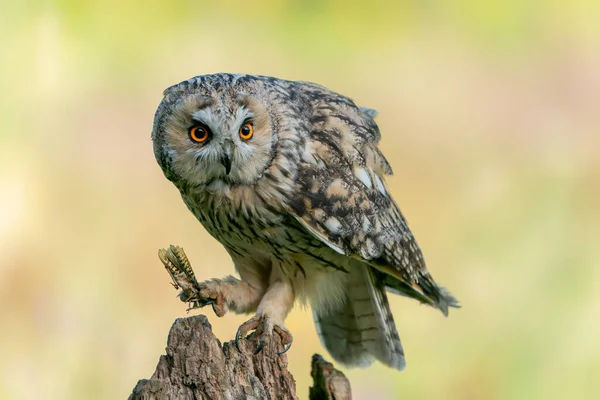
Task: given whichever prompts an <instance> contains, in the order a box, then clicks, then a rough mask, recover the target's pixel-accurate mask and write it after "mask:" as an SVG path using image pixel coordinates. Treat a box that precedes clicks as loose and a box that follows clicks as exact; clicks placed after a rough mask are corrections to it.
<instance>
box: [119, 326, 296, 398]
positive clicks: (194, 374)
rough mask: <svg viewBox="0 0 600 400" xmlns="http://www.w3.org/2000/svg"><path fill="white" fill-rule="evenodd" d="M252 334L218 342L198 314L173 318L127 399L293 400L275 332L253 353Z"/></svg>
mask: <svg viewBox="0 0 600 400" xmlns="http://www.w3.org/2000/svg"><path fill="white" fill-rule="evenodd" d="M257 345H258V343H257V340H255V339H254V338H253V337H252V336H250V337H249V338H248V339H244V340H240V350H239V351H238V349H237V348H236V346H235V342H233V341H231V342H227V343H225V344H224V345H221V342H220V341H219V339H217V338H216V336H215V335H214V334H213V332H212V327H211V325H210V323H209V322H208V319H207V318H206V317H205V316H204V315H198V316H193V317H189V318H179V319H177V320H176V321H175V323H174V324H173V326H172V328H171V331H170V332H169V338H168V343H167V349H166V350H167V354H166V355H162V356H161V357H160V360H159V362H158V365H157V366H156V371H155V372H154V374H153V375H152V377H151V378H150V379H142V380H140V381H139V382H138V384H137V385H136V386H135V389H134V390H133V393H132V394H131V396H129V399H130V400H155V399H156V400H159V399H160V400H162V399H211V400H212V399H281V400H285V399H297V397H296V383H295V381H294V377H293V376H292V374H291V373H290V372H289V371H288V369H287V356H286V355H285V354H282V355H278V354H277V353H276V349H281V342H280V341H279V340H278V336H277V335H274V336H273V341H272V342H271V343H269V344H267V345H266V346H265V347H264V349H263V350H262V351H261V352H260V353H258V354H256V355H254V354H253V353H254V350H255V349H256V346H257Z"/></svg>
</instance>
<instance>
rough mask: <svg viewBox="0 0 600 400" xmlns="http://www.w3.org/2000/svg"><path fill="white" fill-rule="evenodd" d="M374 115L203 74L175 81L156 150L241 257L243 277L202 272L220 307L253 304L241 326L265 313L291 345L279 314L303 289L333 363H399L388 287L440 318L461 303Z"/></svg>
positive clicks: (318, 95)
mask: <svg viewBox="0 0 600 400" xmlns="http://www.w3.org/2000/svg"><path fill="white" fill-rule="evenodd" d="M375 115H376V112H375V111H374V110H371V109H367V108H360V107H357V106H356V105H355V104H354V102H353V101H352V100H351V99H349V98H347V97H345V96H342V95H340V94H337V93H335V92H332V91H330V90H328V89H326V88H324V87H322V86H319V85H316V84H313V83H307V82H293V81H285V80H281V79H276V78H270V77H262V76H251V75H233V74H215V75H203V76H198V77H195V78H192V79H190V80H187V81H184V82H181V83H179V84H177V85H175V86H172V87H170V88H168V89H167V90H165V92H164V98H163V100H162V102H161V104H160V106H159V108H158V110H157V112H156V116H155V121H154V129H153V134H152V138H153V141H154V151H155V155H156V158H157V160H158V163H159V164H160V166H161V167H162V169H163V171H164V173H165V176H166V177H167V178H168V179H169V180H171V181H172V182H173V183H174V184H175V186H177V188H178V189H179V190H180V192H181V195H182V198H183V200H184V202H185V203H186V205H187V206H188V208H189V209H190V211H191V212H192V213H193V214H194V215H195V216H196V218H198V220H199V221H200V222H201V223H202V224H203V225H204V227H205V228H206V230H207V231H208V232H209V233H210V234H211V235H212V236H213V237H215V238H216V239H217V240H218V241H219V242H221V243H222V244H223V246H224V247H225V248H226V249H227V251H228V252H229V254H230V255H231V257H232V259H233V262H234V264H235V267H236V270H237V271H238V273H239V274H240V278H241V280H238V279H236V278H233V277H228V278H226V279H225V280H210V281H206V282H203V283H202V285H204V286H203V287H204V294H203V295H204V296H205V297H206V299H207V300H210V301H213V302H214V304H213V307H216V308H215V310H219V312H218V314H220V315H222V314H224V313H225V312H226V311H228V310H230V311H234V312H239V313H248V312H254V311H256V316H255V317H253V318H252V319H251V320H250V321H248V322H247V323H246V324H244V325H243V326H242V327H241V332H242V334H245V333H246V332H247V331H248V330H250V329H254V328H256V326H257V324H258V323H264V324H266V326H267V329H266V332H267V334H266V336H265V337H264V340H265V341H266V340H268V334H270V333H271V332H273V331H274V332H276V333H278V334H280V335H282V337H283V338H284V339H286V340H287V341H289V343H291V334H290V333H289V332H288V331H287V330H286V329H285V326H284V324H283V322H284V319H285V316H286V315H287V313H288V312H289V310H290V309H291V307H292V305H293V303H294V301H295V299H296V298H298V299H300V300H302V301H308V302H310V304H311V305H312V307H313V311H314V315H315V322H316V324H317V330H318V332H319V335H320V337H321V340H322V342H323V343H324V345H325V346H326V347H327V349H328V350H329V351H330V352H331V354H332V356H333V357H334V358H335V359H337V360H338V361H340V362H343V363H345V364H347V365H360V366H365V365H369V364H370V363H371V362H372V361H373V359H374V358H376V359H378V360H380V361H382V362H384V363H385V364H387V365H390V366H392V367H395V368H398V369H402V368H403V367H404V365H405V362H404V354H403V350H402V345H401V343H400V339H399V337H398V333H397V331H396V328H395V325H394V321H393V317H392V314H391V311H390V308H389V304H388V301H387V296H386V289H388V290H390V291H393V292H396V293H399V294H403V295H406V296H409V297H413V298H415V299H417V300H419V301H421V302H423V303H427V304H429V305H432V306H434V307H436V308H439V309H440V310H441V311H442V312H443V313H444V314H447V312H448V307H449V306H457V302H456V300H455V299H454V298H453V297H452V296H451V295H450V294H449V293H448V292H447V291H445V290H444V289H443V288H441V287H440V286H438V285H437V284H436V283H435V282H434V280H433V278H432V277H431V275H430V274H429V273H428V272H427V269H426V267H425V261H424V259H423V255H422V253H421V250H420V249H419V246H418V245H417V243H416V241H415V239H414V237H413V235H412V233H411V232H410V229H409V228H408V225H407V223H406V220H405V219H404V217H403V216H402V214H401V212H400V210H399V208H398V206H397V205H396V203H395V202H394V200H393V199H392V197H391V194H390V192H389V190H388V189H387V187H386V184H385V180H384V177H385V176H386V175H391V173H392V169H391V167H390V165H389V163H388V162H387V160H386V159H385V157H384V156H383V154H382V153H381V151H380V150H379V149H378V148H377V143H378V141H379V139H380V132H379V128H378V127H377V124H376V123H375V121H374V120H373V118H374V117H375ZM198 127H200V128H198ZM196 129H199V132H201V133H202V134H205V136H204V137H202V138H198V137H197V136H198V135H196ZM248 132H250V134H249V135H250V136H251V137H250V139H248V138H247V135H246V133H248ZM200 139H202V141H201V142H200ZM284 341H285V340H284Z"/></svg>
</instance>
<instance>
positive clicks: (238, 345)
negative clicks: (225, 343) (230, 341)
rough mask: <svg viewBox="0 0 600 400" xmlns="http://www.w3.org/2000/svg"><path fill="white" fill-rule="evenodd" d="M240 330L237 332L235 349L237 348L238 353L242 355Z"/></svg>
mask: <svg viewBox="0 0 600 400" xmlns="http://www.w3.org/2000/svg"><path fill="white" fill-rule="evenodd" d="M240 329H241V327H240V328H238V330H237V332H236V333H235V347H237V349H238V351H239V352H240V353H241V352H242V350H240Z"/></svg>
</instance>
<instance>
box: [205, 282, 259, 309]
mask: <svg viewBox="0 0 600 400" xmlns="http://www.w3.org/2000/svg"><path fill="white" fill-rule="evenodd" d="M198 286H199V289H200V290H199V296H200V298H201V299H202V301H201V302H202V304H203V305H208V304H211V305H212V307H213V310H214V312H215V314H216V315H217V317H222V316H223V315H225V313H226V312H227V311H232V312H234V313H236V314H247V313H250V312H252V311H254V310H256V309H257V307H258V306H259V302H260V300H261V298H262V297H263V294H264V289H263V288H262V287H260V286H258V285H252V284H250V283H248V282H246V281H242V280H239V279H236V278H234V277H233V276H228V277H226V278H224V279H210V280H208V281H204V282H200V283H199V284H198Z"/></svg>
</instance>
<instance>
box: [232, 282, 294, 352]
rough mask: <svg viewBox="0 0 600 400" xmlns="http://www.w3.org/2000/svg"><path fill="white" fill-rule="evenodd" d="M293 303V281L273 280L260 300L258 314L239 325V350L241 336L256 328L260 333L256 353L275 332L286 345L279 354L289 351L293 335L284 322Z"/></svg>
mask: <svg viewBox="0 0 600 400" xmlns="http://www.w3.org/2000/svg"><path fill="white" fill-rule="evenodd" d="M293 304H294V290H293V288H292V285H291V283H290V282H289V281H287V280H283V279H282V280H277V281H274V282H272V283H271V284H270V285H269V288H268V289H267V292H266V293H265V295H264V296H263V298H262V299H261V300H260V304H259V305H258V309H257V310H256V315H255V316H254V317H252V318H251V319H250V320H248V321H246V322H244V323H243V324H242V325H241V326H240V327H239V329H238V331H237V334H236V335H235V343H236V346H237V347H238V350H239V340H240V338H245V337H246V335H247V334H248V332H250V331H252V330H254V331H256V334H258V335H259V345H258V347H257V348H256V351H255V352H254V354H256V353H258V352H260V351H261V350H262V349H263V347H264V346H265V344H266V343H268V342H269V341H270V339H271V337H272V336H273V333H276V334H277V335H279V337H280V338H281V342H282V343H283V345H284V350H283V351H281V352H280V353H279V354H283V353H285V352H286V351H288V350H289V348H290V346H291V345H292V341H293V337H292V334H291V333H290V331H289V330H288V329H287V328H286V327H285V325H284V323H283V322H284V320H285V317H286V316H287V314H288V313H289V312H290V310H291V308H292V305H293Z"/></svg>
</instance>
